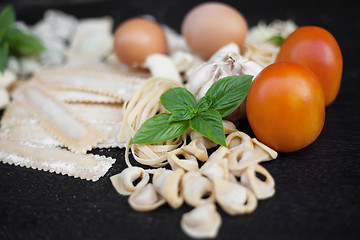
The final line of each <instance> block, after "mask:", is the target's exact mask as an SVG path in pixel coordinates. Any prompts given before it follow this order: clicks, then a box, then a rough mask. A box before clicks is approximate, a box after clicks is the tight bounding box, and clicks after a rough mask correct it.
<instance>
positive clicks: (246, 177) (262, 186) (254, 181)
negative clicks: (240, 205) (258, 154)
mask: <svg viewBox="0 0 360 240" xmlns="http://www.w3.org/2000/svg"><path fill="white" fill-rule="evenodd" d="M256 173H260V174H261V175H262V176H264V177H265V180H264V181H263V180H261V179H260V178H258V177H257V176H256ZM241 183H242V184H244V185H245V186H246V187H248V188H249V189H251V190H252V191H253V192H254V193H255V195H256V197H257V198H258V199H266V198H269V197H272V196H273V195H274V194H275V181H274V178H273V177H272V176H271V174H270V173H269V172H268V171H267V170H266V169H265V168H264V167H262V166H261V165H259V164H254V165H251V166H249V167H247V168H246V170H245V171H244V172H243V173H242V174H241Z"/></svg>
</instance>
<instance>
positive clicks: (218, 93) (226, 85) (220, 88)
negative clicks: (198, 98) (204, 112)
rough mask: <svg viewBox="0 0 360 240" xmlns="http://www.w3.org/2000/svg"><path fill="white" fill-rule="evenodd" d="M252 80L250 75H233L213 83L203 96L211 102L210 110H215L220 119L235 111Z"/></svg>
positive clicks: (244, 96)
mask: <svg viewBox="0 0 360 240" xmlns="http://www.w3.org/2000/svg"><path fill="white" fill-rule="evenodd" d="M252 78H253V76H250V75H234V76H228V77H224V78H222V79H220V80H218V81H217V82H215V83H214V84H213V85H212V86H211V87H210V88H209V90H208V91H207V92H206V94H205V96H207V97H209V98H210V99H211V101H212V104H211V106H210V109H214V110H217V111H218V112H219V113H220V115H221V117H226V116H227V115H229V114H230V113H232V112H233V111H235V109H236V108H238V107H239V106H240V104H241V103H242V102H243V101H244V99H245V98H246V95H247V93H248V91H249V88H250V85H251V80H252Z"/></svg>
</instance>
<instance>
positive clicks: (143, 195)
mask: <svg viewBox="0 0 360 240" xmlns="http://www.w3.org/2000/svg"><path fill="white" fill-rule="evenodd" d="M176 86H179V84H178V83H176V82H174V81H171V80H167V79H162V78H151V79H149V80H147V81H146V82H144V83H143V85H142V86H141V87H140V88H139V89H138V91H137V92H136V93H135V95H134V97H133V98H132V99H131V100H130V101H129V102H128V103H126V104H125V113H124V120H123V124H122V128H121V131H120V135H119V137H120V139H121V140H122V141H125V140H126V141H128V142H129V140H130V139H131V138H132V137H133V136H134V134H135V132H136V130H137V129H139V127H140V126H141V124H142V123H143V122H144V121H145V120H146V119H148V118H150V117H152V116H153V115H155V114H156V113H159V112H163V111H164V109H163V107H162V105H161V103H160V100H159V99H160V95H161V94H162V93H164V92H165V91H166V90H168V89H169V88H171V87H176ZM223 125H224V130H225V134H226V143H227V146H228V147H223V146H220V147H219V146H218V145H217V144H215V143H214V142H212V141H211V140H209V139H207V138H205V137H203V136H202V135H200V134H198V133H196V132H194V131H192V130H191V129H189V130H188V131H187V132H186V133H185V134H183V135H182V136H180V137H178V138H176V139H174V140H171V141H167V142H164V143H159V144H145V145H144V144H142V145H138V144H133V145H132V146H131V149H132V154H133V156H134V159H135V161H137V162H139V163H141V164H142V165H146V166H150V167H155V169H154V168H151V169H142V168H140V167H134V166H132V164H131V163H130V159H129V158H128V154H129V147H130V146H129V145H128V146H127V151H126V163H127V165H128V168H126V169H125V170H123V171H122V172H121V173H119V174H117V175H114V176H112V177H111V178H110V179H111V181H112V183H113V185H114V187H115V188H116V189H117V191H118V192H119V193H120V194H122V195H126V196H127V195H130V197H129V204H130V206H131V207H132V208H133V209H135V210H137V211H150V210H154V209H156V208H158V207H160V206H162V205H163V204H164V203H168V204H169V205H170V206H171V207H172V208H179V207H180V206H181V205H182V204H183V203H184V202H185V203H186V204H188V205H190V206H193V207H195V209H194V210H193V211H191V212H189V213H186V214H184V216H183V218H182V220H181V227H182V229H183V230H184V231H185V232H186V233H187V234H189V235H190V236H191V237H196V238H198V237H200V238H201V237H215V236H216V235H217V231H218V228H219V226H220V225H221V217H220V215H219V214H218V213H217V212H216V207H215V205H214V203H218V205H219V206H220V207H221V208H222V209H223V210H224V211H225V212H226V213H228V214H230V215H239V214H246V213H251V212H252V211H254V210H255V209H256V207H257V205H258V199H266V198H268V197H271V196H272V195H273V194H274V193H275V184H274V179H273V178H272V176H271V174H270V173H269V172H268V171H267V170H266V169H265V168H264V167H262V166H260V165H259V163H261V162H263V161H269V160H272V159H275V158H277V153H276V152H275V151H274V150H272V149H270V148H269V147H267V146H265V145H264V144H262V143H260V142H259V141H257V140H256V139H251V138H250V137H249V136H248V135H247V134H245V133H243V132H240V131H238V130H237V129H236V127H235V125H234V124H233V123H232V122H230V121H226V120H224V121H223ZM187 138H190V142H189V143H187V142H186V139H187ZM216 147H217V149H214V148H216ZM210 149H211V150H210ZM165 166H167V168H166V169H165V168H163V167H165ZM257 173H258V174H260V175H262V176H263V177H265V180H261V179H260V178H259V177H258V174H257ZM148 174H152V175H153V177H152V181H151V178H149V177H148ZM136 179H140V181H139V183H138V184H137V185H136V186H134V184H133V183H134V181H136Z"/></svg>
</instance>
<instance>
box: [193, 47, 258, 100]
mask: <svg viewBox="0 0 360 240" xmlns="http://www.w3.org/2000/svg"><path fill="white" fill-rule="evenodd" d="M262 69H263V68H262V67H261V66H260V65H258V64H257V63H255V62H253V61H251V60H248V59H246V58H244V57H242V56H241V55H240V50H239V47H238V46H237V45H236V44H235V43H231V44H229V45H226V46H224V47H223V48H221V49H219V50H218V51H217V52H216V53H215V54H214V55H213V56H212V57H211V58H210V59H209V61H207V62H204V63H202V64H200V65H199V66H198V67H197V68H196V69H195V70H194V71H193V72H192V74H191V75H190V77H189V80H188V83H187V86H186V87H187V89H188V90H189V91H190V92H191V93H193V94H194V96H195V98H196V99H200V98H201V97H203V96H204V95H205V93H206V91H207V90H208V89H209V88H210V87H211V85H212V84H213V83H215V82H216V81H218V80H219V79H220V78H223V77H227V76H231V75H253V76H256V75H257V74H258V73H259V72H260V71H261V70H262Z"/></svg>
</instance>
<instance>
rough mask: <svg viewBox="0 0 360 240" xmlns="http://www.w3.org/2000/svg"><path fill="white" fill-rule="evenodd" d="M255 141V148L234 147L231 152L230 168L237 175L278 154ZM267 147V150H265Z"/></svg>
mask: <svg viewBox="0 0 360 240" xmlns="http://www.w3.org/2000/svg"><path fill="white" fill-rule="evenodd" d="M253 142H254V148H253V149H251V148H250V149H248V148H238V147H237V148H234V149H233V151H231V152H230V154H229V157H228V158H229V169H230V171H231V172H232V173H233V174H235V175H236V176H240V175H241V173H242V172H243V170H244V169H245V168H247V167H248V166H250V165H253V164H257V163H260V162H263V161H269V160H272V159H274V158H273V156H274V157H276V156H277V153H276V152H275V151H274V150H272V149H270V148H268V147H266V148H264V145H263V144H258V143H259V142H257V141H253ZM264 149H265V150H264Z"/></svg>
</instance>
